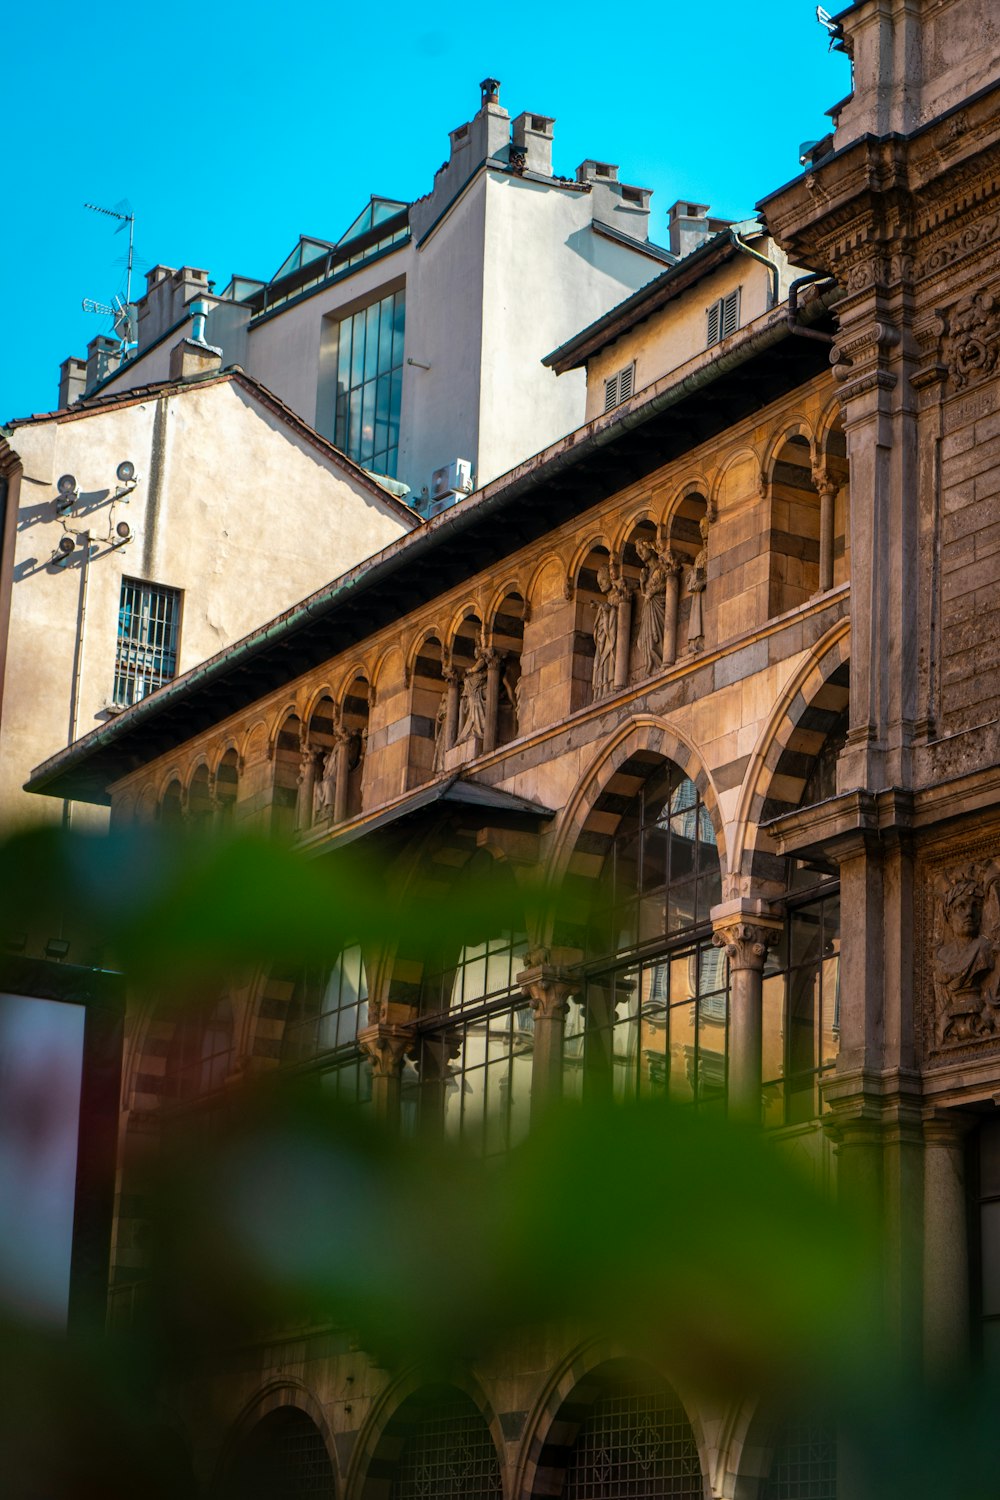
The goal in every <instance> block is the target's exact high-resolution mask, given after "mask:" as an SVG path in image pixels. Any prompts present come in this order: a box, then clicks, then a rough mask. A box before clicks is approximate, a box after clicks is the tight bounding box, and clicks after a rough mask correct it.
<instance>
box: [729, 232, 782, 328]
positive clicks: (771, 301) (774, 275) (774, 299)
mask: <svg viewBox="0 0 1000 1500" xmlns="http://www.w3.org/2000/svg"><path fill="white" fill-rule="evenodd" d="M729 238H730V239H731V240H732V242H733V244H734V245H735V246H736V248H737V250H742V251H743V254H744V255H749V256H750V257H751V258H752V259H753V260H759V261H760V263H761V265H762V266H767V269H768V270H769V271H770V273H771V291H770V295H769V296H768V300H767V311H768V312H770V311H771V309H772V307H777V305H778V267H777V265H776V264H775V262H774V261H773V260H768V258H767V256H766V255H761V253H760V251H759V250H751V248H750V246H749V245H748V244H747V243H746V241H745V240H741V239H740V237H739V235H738V234H737V233H736V230H735V229H733V227H732V225H730V228H729Z"/></svg>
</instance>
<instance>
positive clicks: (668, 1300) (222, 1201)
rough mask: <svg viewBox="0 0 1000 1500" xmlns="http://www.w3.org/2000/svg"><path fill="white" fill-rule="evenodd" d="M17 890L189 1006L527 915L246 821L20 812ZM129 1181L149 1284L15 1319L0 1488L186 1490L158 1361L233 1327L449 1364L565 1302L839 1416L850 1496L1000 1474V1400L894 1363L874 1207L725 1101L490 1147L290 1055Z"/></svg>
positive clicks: (609, 1326)
mask: <svg viewBox="0 0 1000 1500" xmlns="http://www.w3.org/2000/svg"><path fill="white" fill-rule="evenodd" d="M0 888H2V900H0V939H6V940H8V941H9V940H11V939H16V941H17V942H18V943H20V942H21V941H22V940H23V939H24V935H25V934H39V933H41V934H44V933H46V932H49V931H54V930H56V927H57V925H58V927H59V930H61V931H63V932H65V933H68V934H70V935H71V938H72V941H73V943H74V944H75V945H76V951H77V952H84V951H86V952H87V953H88V954H89V955H90V956H91V958H92V959H93V960H94V961H98V955H101V956H102V957H101V958H100V961H102V962H104V963H108V964H113V965H114V966H116V967H119V968H121V969H122V970H123V971H124V972H125V973H126V975H127V976H128V981H129V986H130V990H131V993H132V996H133V1003H138V1004H141V1003H142V1002H143V1000H144V997H152V996H155V997H156V999H157V1003H159V1004H163V1005H167V1006H168V1007H173V1008H174V1009H175V1010H176V1009H177V1008H179V1007H182V1006H183V1005H184V1003H185V1001H186V999H187V997H189V996H191V995H197V994H202V993H205V992H206V991H207V990H209V989H211V987H212V986H213V985H216V986H217V984H218V982H219V981H220V979H222V978H224V977H225V976H226V975H230V974H233V973H236V972H241V973H246V972H248V971H251V970H253V969H254V968H257V967H259V966H264V965H270V964H274V963H280V964H295V963H306V962H308V963H314V964H322V963H324V962H331V961H332V960H333V959H334V958H335V956H336V955H337V953H338V952H339V951H340V949H341V948H342V947H343V945H344V944H345V943H347V942H359V941H360V942H362V943H365V942H373V943H386V942H391V943H395V942H398V941H401V940H403V939H407V940H412V941H414V942H419V943H420V944H423V945H424V946H425V948H426V947H432V946H437V947H442V946H447V944H448V943H449V942H451V943H453V944H454V945H455V946H456V947H460V946H461V944H462V941H463V934H464V933H466V932H468V931H469V930H471V929H473V928H475V929H479V930H482V929H483V928H484V927H491V928H492V929H493V930H496V928H497V927H498V926H499V927H503V926H511V927H513V926H515V925H517V923H516V922H515V918H514V914H513V912H511V913H505V912H504V911H502V910H498V908H497V895H496V892H495V891H493V890H482V889H478V888H476V887H475V886H474V885H471V886H470V885H468V884H465V885H463V886H462V887H461V888H460V890H459V891H458V893H456V894H455V895H454V897H453V899H451V900H450V901H449V902H448V903H440V902H439V903H437V904H435V905H429V904H426V903H419V902H415V901H414V900H413V899H410V900H407V899H403V898H402V897H400V896H397V894H396V892H395V890H394V887H393V883H392V880H391V879H390V878H389V875H388V873H387V872H386V870H384V869H382V868H380V866H379V864H378V863H377V862H376V861H373V860H371V859H363V858H360V857H352V856H350V855H349V852H345V853H343V854H341V855H336V856H334V857H329V858H325V859H313V860H307V859H305V858H303V857H302V856H301V855H298V854H296V853H295V852H293V851H292V850H290V849H288V848H285V847H282V846H280V845H276V844H271V843H268V842H266V841H263V840H254V839H233V840H229V841H226V842H216V841H208V840H206V841H203V842H202V841H196V840H194V839H192V838H190V837H183V838H182V837H178V838H174V839H170V838H167V837H165V836H164V835H162V834H159V833H158V834H157V835H156V836H153V835H152V834H148V833H147V834H144V835H128V836H125V835H111V836H108V837H107V838H100V839H98V838H89V839H88V838H67V837H64V836H62V835H60V834H57V833H54V832H51V831H49V832H41V833H34V834H31V835H21V836H19V837H18V838H16V839H12V840H10V841H8V842H7V843H6V844H5V845H3V846H2V847H0ZM505 899H506V898H505ZM133 1170H135V1169H133ZM142 1193H143V1198H144V1201H145V1211H146V1213H147V1214H148V1216H149V1221H150V1226H151V1227H150V1243H149V1250H150V1276H149V1282H148V1289H147V1290H148V1295H147V1298H146V1300H145V1304H144V1311H143V1314H142V1316H141V1317H139V1318H138V1319H137V1320H136V1322H135V1323H134V1324H133V1326H132V1327H131V1328H130V1329H129V1331H128V1333H127V1334H124V1335H115V1334H112V1335H110V1336H107V1337H104V1336H94V1337H92V1338H90V1339H87V1338H82V1337H80V1338H76V1339H64V1338H60V1337H58V1336H55V1335H53V1334H51V1333H44V1334H43V1333H42V1332H39V1331H37V1330H33V1329H32V1328H31V1327H30V1326H25V1325H23V1324H22V1325H18V1324H16V1322H13V1321H12V1322H10V1323H9V1325H8V1327H7V1328H6V1330H5V1331H3V1332H0V1440H2V1442H3V1447H4V1454H5V1458H4V1460H3V1462H4V1464H5V1473H6V1475H7V1479H6V1480H5V1483H4V1492H5V1493H9V1494H11V1495H12V1496H25V1497H28V1496H31V1497H35V1496H38V1497H43V1496H44V1497H46V1500H62V1497H63V1496H66V1497H71V1496H72V1497H76V1496H81V1497H82V1496H89V1495H92V1494H93V1495H95V1496H96V1495H100V1496H102V1500H107V1497H116V1496H118V1495H121V1496H125V1495H128V1496H134V1495H136V1494H143V1495H148V1496H160V1495H163V1496H181V1495H190V1494H194V1493H196V1490H195V1487H194V1481H193V1478H192V1476H191V1474H190V1471H189V1469H187V1468H186V1467H185V1464H184V1462H183V1460H182V1459H181V1458H180V1457H179V1456H178V1454H177V1452H176V1451H175V1449H174V1448H173V1447H172V1446H171V1443H170V1441H169V1440H168V1439H167V1438H166V1437H165V1434H164V1430H163V1427H162V1423H161V1422H160V1421H159V1420H158V1418H157V1411H158V1406H157V1398H158V1393H159V1392H160V1390H161V1389H162V1386H163V1382H164V1381H167V1380H169V1381H177V1380H178V1379H184V1378H188V1379H193V1378H195V1377H197V1378H198V1379H199V1380H200V1381H201V1383H202V1386H203V1387H204V1388H206V1389H207V1385H208V1382H206V1380H205V1376H206V1373H208V1372H211V1370H212V1369H213V1368H214V1367H215V1362H224V1361H225V1359H226V1353H227V1350H229V1349H231V1348H232V1346H233V1345H234V1344H235V1343H237V1342H240V1341H242V1340H245V1339H253V1338H254V1337H255V1336H258V1335H259V1334H261V1333H262V1332H264V1331H268V1332H269V1331H271V1330H273V1329H274V1328H276V1327H281V1326H286V1327H287V1326H304V1325H311V1326H315V1325H316V1324H318V1323H333V1324H335V1325H338V1326H340V1327H341V1328H344V1329H347V1330H349V1331H350V1332H351V1333H352V1335H353V1336H354V1337H355V1338H356V1339H357V1341H358V1342H359V1343H360V1344H361V1345H362V1346H363V1347H364V1348H365V1349H366V1350H368V1351H369V1353H370V1354H371V1355H372V1357H373V1358H375V1359H377V1360H378V1361H379V1362H380V1363H383V1364H385V1365H388V1366H398V1365H400V1364H403V1363H406V1362H408V1361H411V1360H420V1361H421V1362H422V1363H423V1364H425V1365H426V1364H432V1365H433V1364H434V1363H435V1362H437V1363H439V1364H440V1365H441V1366H442V1367H447V1365H448V1364H449V1363H450V1362H452V1361H454V1360H456V1359H464V1358H476V1357H478V1356H480V1355H481V1354H483V1353H485V1352H487V1351H489V1350H491V1349H493V1348H496V1347H497V1346H502V1345H503V1343H504V1341H505V1340H507V1339H509V1338H510V1337H511V1334H512V1333H513V1332H516V1330H517V1329H518V1328H524V1327H531V1326H537V1325H540V1324H544V1323H548V1322H551V1321H553V1320H559V1321H568V1322H570V1323H572V1324H573V1325H574V1326H577V1327H583V1328H585V1329H588V1330H590V1331H593V1332H594V1333H606V1334H610V1335H612V1336H613V1337H615V1338H616V1339H619V1340H621V1341H622V1342H623V1343H624V1344H625V1345H627V1346H629V1347H631V1348H632V1349H633V1350H634V1351H635V1353H636V1354H637V1355H646V1356H648V1357H650V1358H651V1359H653V1360H654V1361H655V1362H657V1363H658V1364H660V1365H661V1366H663V1367H666V1368H669V1369H671V1370H672V1371H674V1372H676V1374H677V1376H678V1377H679V1378H683V1380H684V1381H685V1382H686V1383H687V1384H688V1385H689V1386H692V1387H695V1388H701V1389H704V1390H707V1391H711V1392H712V1393H714V1394H715V1395H718V1396H723V1397H727V1398H736V1397H739V1396H740V1395H744V1394H750V1395H752V1396H754V1397H759V1398H760V1399H762V1400H764V1401H765V1402H768V1403H770V1404H771V1405H772V1406H773V1408H774V1409H775V1410H776V1411H777V1410H781V1409H783V1408H785V1407H788V1406H790V1405H795V1404H796V1403H800V1404H804V1405H805V1406H807V1407H811V1408H813V1409H820V1410H822V1411H824V1413H828V1414H831V1415H832V1416H834V1417H835V1418H836V1419H837V1420H839V1422H840V1423H841V1425H842V1431H843V1432H844V1434H845V1442H846V1444H847V1447H848V1449H849V1450H850V1452H851V1454H852V1455H853V1459H852V1461H853V1463H854V1468H855V1472H856V1494H857V1496H858V1497H859V1500H860V1497H862V1496H864V1497H867V1496H869V1495H871V1496H875V1495H878V1496H880V1497H885V1496H895V1495H899V1496H900V1497H902V1496H903V1495H906V1496H907V1497H912V1496H914V1495H928V1496H931V1495H933V1496H935V1497H940V1496H942V1495H947V1494H951V1493H952V1492H954V1493H955V1494H956V1495H957V1494H959V1493H962V1494H965V1493H967V1492H971V1493H991V1492H992V1490H993V1489H997V1488H998V1487H1000V1485H998V1482H997V1477H996V1476H997V1472H998V1471H997V1470H996V1469H995V1468H992V1469H991V1467H990V1466H991V1465H992V1464H993V1463H994V1459H995V1456H996V1455H995V1452H994V1448H995V1439H994V1436H993V1434H994V1433H995V1432H996V1431H997V1430H998V1424H996V1422H995V1420H994V1419H993V1417H992V1412H994V1411H995V1409H996V1408H995V1403H994V1404H993V1405H992V1406H991V1405H990V1401H992V1400H993V1393H992V1392H987V1394H986V1395H984V1394H983V1391H982V1388H981V1387H979V1388H976V1387H975V1386H974V1385H973V1384H972V1383H970V1384H968V1385H961V1384H955V1385H953V1386H952V1387H950V1388H949V1389H948V1390H947V1391H941V1390H937V1389H936V1388H934V1387H933V1382H931V1384H930V1385H928V1383H927V1382H926V1381H925V1380H923V1379H922V1378H918V1377H917V1374H916V1372H914V1371H911V1370H902V1369H900V1367H899V1362H898V1361H897V1360H896V1359H895V1358H894V1356H893V1346H892V1344H891V1341H890V1340H889V1339H888V1336H887V1333H886V1331H885V1329H884V1326H883V1322H882V1317H881V1312H880V1289H881V1286H882V1281H883V1275H884V1260H883V1247H882V1246H881V1244H880V1242H879V1236H878V1226H877V1225H876V1224H868V1223H864V1222H862V1221H860V1220H859V1219H858V1218H856V1217H852V1215H850V1214H849V1213H847V1212H846V1211H845V1210H844V1209H843V1208H842V1207H840V1206H838V1205H837V1204H836V1202H835V1201H834V1200H833V1199H832V1198H831V1197H830V1196H829V1195H827V1194H826V1193H824V1192H822V1191H820V1190H819V1189H818V1188H816V1187H815V1185H814V1184H813V1183H812V1182H811V1181H810V1180H808V1179H807V1178H806V1177H805V1176H804V1175H803V1174H802V1172H801V1171H800V1170H799V1169H798V1168H797V1167H796V1165H795V1164H794V1162H793V1160H791V1159H790V1158H789V1157H788V1156H787V1155H786V1154H784V1153H782V1152H781V1151H780V1150H777V1149H775V1147H774V1145H773V1144H772V1143H771V1142H769V1141H768V1140H766V1139H765V1138H764V1137H763V1136H762V1135H760V1134H757V1133H754V1132H752V1131H748V1130H740V1129H737V1128H734V1127H731V1126H728V1125H727V1124H726V1122H725V1121H724V1120H723V1119H721V1118H719V1117H716V1116H696V1115H694V1114H692V1113H690V1112H684V1111H682V1110H679V1109H677V1108H669V1107H667V1106H665V1105H663V1104H659V1103H650V1104H646V1105H644V1106H643V1107H634V1108H623V1107H611V1106H606V1107H602V1108H599V1109H598V1108H594V1107H588V1108H578V1109H568V1108H567V1109H564V1110H559V1111H552V1112H550V1113H549V1114H548V1115H547V1116H546V1117H545V1118H544V1119H543V1121H542V1123H541V1124H540V1126H539V1127H538V1128H537V1129H536V1130H534V1131H533V1132H532V1134H531V1136H530V1138H529V1140H528V1141H527V1142H526V1143H525V1144H524V1145H522V1146H520V1147H518V1148H517V1149H516V1150H515V1151H513V1152H511V1153H510V1154H509V1155H508V1156H507V1157H506V1158H505V1159H503V1160H501V1161H498V1162H494V1163H484V1162H483V1161H482V1160H481V1159H479V1158H476V1157H474V1156H472V1155H471V1154H470V1153H469V1152H468V1151H466V1150H463V1149H462V1147H461V1145H459V1144H454V1143H451V1144H449V1143H446V1142H441V1141H435V1142H430V1141H428V1140H424V1139H421V1138H419V1137H418V1138H416V1139H400V1138H399V1137H398V1136H395V1135H391V1134H390V1133H388V1132H387V1131H385V1130H383V1129H382V1128H381V1127H380V1126H379V1124H378V1122H377V1121H376V1120H375V1119H373V1118H372V1117H371V1116H370V1115H369V1114H367V1113H364V1112H361V1111H359V1110H357V1109H355V1110H344V1109H343V1108H338V1107H337V1106H336V1105H335V1104H334V1103H332V1102H331V1101H330V1099H329V1098H328V1097H327V1096H326V1094H325V1093H324V1091H323V1090H321V1089H317V1088H315V1087H308V1086H306V1085H304V1084H303V1083H302V1082H301V1081H296V1080H295V1079H294V1078H292V1079H288V1080H283V1079H281V1078H280V1077H279V1078H276V1079H273V1080H272V1081H271V1082H269V1083H268V1084H267V1086H260V1085H258V1086H247V1087H245V1088H242V1089H229V1090H227V1091H226V1093H225V1100H224V1104H223V1105H217V1106H216V1107H215V1108H213V1109H212V1110H211V1111H209V1112H200V1111H199V1110H197V1109H195V1110H193V1111H191V1112H189V1114H188V1116H187V1118H186V1120H183V1119H182V1120H180V1121H178V1128H176V1129H174V1130H173V1131H171V1132H169V1134H168V1137H167V1139H166V1142H165V1147H164V1150H163V1151H162V1152H161V1153H160V1154H158V1155H157V1157H156V1159H155V1165H154V1166H151V1167H150V1169H149V1171H148V1173H147V1175H146V1177H145V1179H144V1180H143V1182H142ZM206 1399H207V1398H206ZM970 1487H971V1488H970ZM842 1500H853V1496H842Z"/></svg>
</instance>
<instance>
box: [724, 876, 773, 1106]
mask: <svg viewBox="0 0 1000 1500" xmlns="http://www.w3.org/2000/svg"><path fill="white" fill-rule="evenodd" d="M712 926H713V928H714V935H713V938H712V941H713V943H714V944H715V946H716V947H717V948H725V950H726V957H727V958H728V960H729V1089H728V1112H729V1118H730V1119H731V1120H739V1121H741V1122H742V1123H744V1124H748V1125H759V1124H760V1118H761V1066H762V1064H761V1044H762V1040H763V1015H764V963H765V960H766V959H767V952H768V949H769V948H770V947H772V946H773V945H774V944H775V943H776V942H777V941H778V939H779V937H780V936H781V930H782V922H781V919H780V918H779V917H778V916H777V915H776V914H775V913H774V911H773V910H772V909H771V908H770V907H769V906H768V905H767V904H766V903H765V902H763V901H760V900H754V899H752V898H742V899H737V900H736V901H726V902H724V903H723V904H722V905H721V906H716V907H713V909H712Z"/></svg>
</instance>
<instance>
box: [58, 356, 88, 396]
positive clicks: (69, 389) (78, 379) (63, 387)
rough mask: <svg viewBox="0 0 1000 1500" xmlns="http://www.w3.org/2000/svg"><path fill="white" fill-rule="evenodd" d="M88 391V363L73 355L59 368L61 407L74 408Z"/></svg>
mask: <svg viewBox="0 0 1000 1500" xmlns="http://www.w3.org/2000/svg"><path fill="white" fill-rule="evenodd" d="M86 389H87V361H86V360H85V359H78V358H77V356H76V355H75V354H71V355H70V357H69V359H64V360H63V362H62V364H61V365H60V366H59V406H60V408H61V407H64V406H72V405H73V402H74V401H79V399H80V397H81V396H82V395H83V394H84V392H85V391H86Z"/></svg>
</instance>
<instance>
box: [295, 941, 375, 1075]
mask: <svg viewBox="0 0 1000 1500" xmlns="http://www.w3.org/2000/svg"><path fill="white" fill-rule="evenodd" d="M367 1024H368V976H367V974H366V972H365V963H364V958H363V956H362V953H361V949H360V948H359V947H358V946H357V944H354V945H352V946H350V947H348V948H344V949H343V950H342V951H341V952H340V953H339V954H338V955H337V958H336V960H335V961H334V963H333V964H332V965H331V967H330V968H329V969H320V968H306V969H303V970H301V971H300V972H299V973H298V974H297V975H296V976H295V978H294V980H293V985H292V993H291V998H290V1000H289V1002H288V1008H287V1012H286V1020H285V1026H284V1031H283V1033H282V1041H281V1060H282V1062H284V1063H299V1064H303V1065H308V1064H313V1065H315V1066H316V1068H317V1069H318V1070H319V1071H320V1074H321V1078H322V1082H323V1084H324V1085H325V1086H326V1087H328V1088H331V1089H333V1090H334V1091H335V1092H336V1093H337V1094H338V1096H341V1097H344V1098H350V1099H356V1100H359V1101H364V1100H367V1099H369V1098H370V1097H371V1077H370V1075H371V1068H370V1065H369V1063H368V1061H367V1060H366V1059H365V1058H363V1057H362V1056H361V1053H360V1051H359V1048H358V1032H359V1031H360V1030H361V1028H362V1027H364V1026H367Z"/></svg>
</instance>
